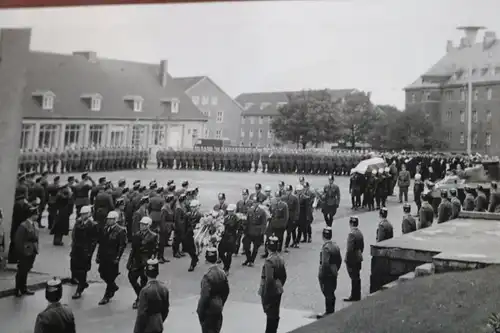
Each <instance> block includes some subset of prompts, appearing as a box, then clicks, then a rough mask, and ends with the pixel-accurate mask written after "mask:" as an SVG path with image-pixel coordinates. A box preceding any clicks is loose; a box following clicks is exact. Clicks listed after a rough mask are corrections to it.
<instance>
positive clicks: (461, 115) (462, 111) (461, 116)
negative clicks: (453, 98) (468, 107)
mask: <svg viewBox="0 0 500 333" xmlns="http://www.w3.org/2000/svg"><path fill="white" fill-rule="evenodd" d="M460 122H461V123H462V124H463V123H465V112H464V110H460Z"/></svg>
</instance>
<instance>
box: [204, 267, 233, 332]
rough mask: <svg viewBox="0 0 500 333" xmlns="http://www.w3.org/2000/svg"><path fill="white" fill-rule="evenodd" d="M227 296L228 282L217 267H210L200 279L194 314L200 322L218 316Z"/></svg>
mask: <svg viewBox="0 0 500 333" xmlns="http://www.w3.org/2000/svg"><path fill="white" fill-rule="evenodd" d="M228 296H229V282H228V280H227V276H226V274H225V273H224V271H223V270H222V269H221V268H220V267H219V266H216V265H214V266H212V267H210V269H209V270H208V272H207V273H206V274H205V275H204V276H203V278H202V279H201V293H200V299H199V301H198V308H197V309H196V312H197V313H198V316H199V318H200V321H202V322H203V321H204V319H205V318H206V317H207V316H210V315H220V314H222V310H223V309H224V304H225V303H226V300H227V298H228Z"/></svg>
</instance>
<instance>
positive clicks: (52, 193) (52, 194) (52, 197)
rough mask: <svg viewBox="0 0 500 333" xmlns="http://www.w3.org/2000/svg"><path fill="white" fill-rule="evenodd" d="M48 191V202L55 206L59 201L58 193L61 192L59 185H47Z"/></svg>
mask: <svg viewBox="0 0 500 333" xmlns="http://www.w3.org/2000/svg"><path fill="white" fill-rule="evenodd" d="M47 193H48V196H49V197H48V198H47V203H48V204H49V206H53V205H55V204H56V201H57V194H58V193H59V185H57V184H54V183H52V184H50V185H48V186H47Z"/></svg>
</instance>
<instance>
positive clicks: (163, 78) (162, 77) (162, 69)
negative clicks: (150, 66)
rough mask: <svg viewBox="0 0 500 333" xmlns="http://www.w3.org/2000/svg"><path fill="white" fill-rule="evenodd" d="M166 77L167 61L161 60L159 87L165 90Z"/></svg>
mask: <svg viewBox="0 0 500 333" xmlns="http://www.w3.org/2000/svg"><path fill="white" fill-rule="evenodd" d="M167 77H168V61H167V60H161V61H160V85H161V86H162V87H163V88H165V87H166V86H167Z"/></svg>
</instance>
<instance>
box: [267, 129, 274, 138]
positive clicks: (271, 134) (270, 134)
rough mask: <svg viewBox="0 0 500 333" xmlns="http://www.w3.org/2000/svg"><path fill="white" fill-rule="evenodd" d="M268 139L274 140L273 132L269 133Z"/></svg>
mask: <svg viewBox="0 0 500 333" xmlns="http://www.w3.org/2000/svg"><path fill="white" fill-rule="evenodd" d="M267 138H268V139H272V138H273V132H272V131H271V130H269V131H267Z"/></svg>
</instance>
